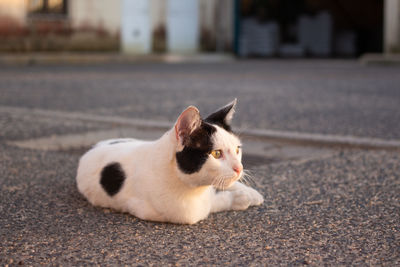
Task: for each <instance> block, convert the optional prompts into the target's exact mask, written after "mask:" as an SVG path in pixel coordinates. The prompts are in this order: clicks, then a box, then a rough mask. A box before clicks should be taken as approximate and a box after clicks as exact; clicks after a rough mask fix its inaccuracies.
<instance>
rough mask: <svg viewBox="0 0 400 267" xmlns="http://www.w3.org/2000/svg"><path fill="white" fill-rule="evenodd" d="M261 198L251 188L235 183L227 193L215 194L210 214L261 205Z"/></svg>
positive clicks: (262, 200)
mask: <svg viewBox="0 0 400 267" xmlns="http://www.w3.org/2000/svg"><path fill="white" fill-rule="evenodd" d="M263 202H264V198H263V196H262V195H261V194H260V193H258V192H257V191H256V190H254V189H253V188H251V187H248V186H246V185H244V184H242V183H239V182H235V183H234V184H233V185H232V186H231V187H229V188H228V189H227V191H220V192H216V193H215V194H214V196H213V200H212V203H211V212H219V211H224V210H245V209H247V208H248V207H249V206H253V205H261V204H262V203H263Z"/></svg>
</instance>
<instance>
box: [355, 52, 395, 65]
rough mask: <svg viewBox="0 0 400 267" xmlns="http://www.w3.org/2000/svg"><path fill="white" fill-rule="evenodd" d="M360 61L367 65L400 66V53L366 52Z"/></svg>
mask: <svg viewBox="0 0 400 267" xmlns="http://www.w3.org/2000/svg"><path fill="white" fill-rule="evenodd" d="M360 63H361V64H362V65H367V66H400V54H365V55H363V56H362V57H361V58H360Z"/></svg>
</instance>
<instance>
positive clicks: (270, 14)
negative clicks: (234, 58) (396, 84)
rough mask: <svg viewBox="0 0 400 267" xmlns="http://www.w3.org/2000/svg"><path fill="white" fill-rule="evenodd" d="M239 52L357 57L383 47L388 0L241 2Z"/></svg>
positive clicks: (238, 7) (247, 54)
mask: <svg viewBox="0 0 400 267" xmlns="http://www.w3.org/2000/svg"><path fill="white" fill-rule="evenodd" d="M235 14H236V18H235V52H236V54H237V55H238V56H242V57H253V56H264V57H269V56H270V57H273V56H280V57H358V56H360V55H362V54H364V53H381V52H382V51H383V0H353V1H347V0H236V2H235Z"/></svg>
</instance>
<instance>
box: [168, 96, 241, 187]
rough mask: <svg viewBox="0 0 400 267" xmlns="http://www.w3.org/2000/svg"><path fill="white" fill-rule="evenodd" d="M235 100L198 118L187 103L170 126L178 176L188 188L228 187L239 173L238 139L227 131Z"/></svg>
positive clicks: (195, 111)
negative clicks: (205, 116)
mask: <svg viewBox="0 0 400 267" xmlns="http://www.w3.org/2000/svg"><path fill="white" fill-rule="evenodd" d="M235 106H236V99H235V100H234V101H233V102H231V103H229V104H228V105H226V106H224V107H222V108H220V109H219V110H217V111H215V112H214V113H212V114H211V115H209V116H208V117H207V118H205V119H202V118H201V116H200V113H199V110H198V109H197V108H196V107H194V106H190V107H188V108H187V109H186V110H185V111H183V112H182V114H181V115H180V116H179V118H178V120H177V121H176V123H175V126H174V129H173V131H174V133H175V141H176V153H175V159H176V167H177V169H178V172H179V178H180V179H181V180H182V181H183V182H184V183H185V184H187V185H189V186H192V187H197V186H205V185H213V186H214V187H216V188H218V189H224V188H227V187H229V186H230V185H231V184H232V183H233V182H235V181H237V180H238V179H240V178H241V176H242V175H243V165H242V163H241V159H242V150H241V142H240V140H239V138H238V137H237V136H236V135H234V134H233V133H232V131H231V126H230V123H231V120H232V118H233V114H234V112H235Z"/></svg>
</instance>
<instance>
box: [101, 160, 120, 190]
mask: <svg viewBox="0 0 400 267" xmlns="http://www.w3.org/2000/svg"><path fill="white" fill-rule="evenodd" d="M125 178H126V177H125V172H124V170H123V169H122V167H121V164H119V163H118V162H114V163H110V164H108V165H107V166H105V167H104V168H103V170H102V171H101V174H100V184H101V186H102V187H103V189H104V191H106V192H107V194H108V195H109V196H111V197H112V196H114V195H115V194H117V193H118V192H119V191H120V190H121V188H122V185H123V184H124V181H125Z"/></svg>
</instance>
